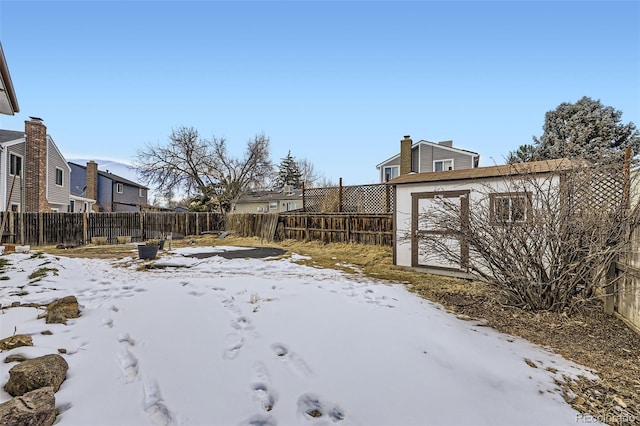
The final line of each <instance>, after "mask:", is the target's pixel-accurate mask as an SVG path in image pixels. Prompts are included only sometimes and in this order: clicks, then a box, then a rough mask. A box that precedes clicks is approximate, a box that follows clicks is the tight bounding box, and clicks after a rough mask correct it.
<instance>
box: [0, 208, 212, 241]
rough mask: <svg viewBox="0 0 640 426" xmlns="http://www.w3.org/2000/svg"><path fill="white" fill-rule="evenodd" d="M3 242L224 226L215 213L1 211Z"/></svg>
mask: <svg viewBox="0 0 640 426" xmlns="http://www.w3.org/2000/svg"><path fill="white" fill-rule="evenodd" d="M3 215H6V220H5V221H4V223H5V226H4V229H3V230H2V231H3V234H2V235H3V238H2V241H3V242H14V243H19V244H30V245H37V246H42V245H58V244H70V245H78V244H85V243H88V242H90V241H91V239H92V238H93V237H106V238H107V241H108V242H110V243H115V242H116V241H117V237H120V236H130V237H131V240H132V241H144V240H146V239H150V238H157V237H160V236H162V235H166V234H167V233H169V232H171V233H172V236H173V237H174V238H182V237H184V236H185V235H200V234H203V233H207V232H218V231H221V230H223V229H224V219H223V216H222V215H221V214H218V213H195V212H194V213H191V212H190V213H165V212H150V213H149V212H126V213H14V212H3Z"/></svg>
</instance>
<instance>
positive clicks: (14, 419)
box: [0, 386, 56, 426]
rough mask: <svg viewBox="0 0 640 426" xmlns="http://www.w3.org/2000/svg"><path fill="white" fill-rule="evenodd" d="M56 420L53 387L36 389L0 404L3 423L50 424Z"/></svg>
mask: <svg viewBox="0 0 640 426" xmlns="http://www.w3.org/2000/svg"><path fill="white" fill-rule="evenodd" d="M55 420H56V397H55V395H54V392H53V388H52V387H51V386H48V387H46V388H41V389H37V390H34V391H31V392H29V393H26V394H24V395H22V396H17V397H15V398H13V399H11V400H10V401H7V402H4V403H2V404H0V422H1V423H2V424H3V425H29V426H50V425H52V424H53V422H54V421H55Z"/></svg>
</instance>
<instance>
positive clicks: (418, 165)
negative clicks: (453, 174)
mask: <svg viewBox="0 0 640 426" xmlns="http://www.w3.org/2000/svg"><path fill="white" fill-rule="evenodd" d="M400 151H405V155H401V154H397V155H394V156H393V157H391V158H388V159H386V160H385V161H383V162H382V163H380V164H378V165H377V166H376V168H377V169H378V171H379V176H380V182H387V181H388V180H391V179H395V178H397V177H398V176H401V175H404V174H407V173H410V172H415V173H426V172H441V171H446V170H460V169H473V168H476V167H478V165H479V163H480V155H479V154H478V153H477V152H473V151H468V150H466V149H460V148H455V147H454V146H453V141H442V142H437V143H436V142H429V141H425V140H421V141H419V142H416V143H415V144H414V143H413V140H412V139H411V137H410V136H405V137H404V139H402V140H401V141H400ZM401 153H402V152H401ZM409 154H410V155H409ZM401 157H402V158H405V159H408V160H406V161H405V162H404V163H402V162H401V161H400V159H401Z"/></svg>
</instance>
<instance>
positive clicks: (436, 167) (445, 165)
mask: <svg viewBox="0 0 640 426" xmlns="http://www.w3.org/2000/svg"><path fill="white" fill-rule="evenodd" d="M445 170H453V159H451V160H437V161H434V162H433V171H434V172H442V171H445Z"/></svg>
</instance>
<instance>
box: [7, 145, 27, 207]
mask: <svg viewBox="0 0 640 426" xmlns="http://www.w3.org/2000/svg"><path fill="white" fill-rule="evenodd" d="M6 149H7V163H6V164H5V170H6V171H7V187H6V194H7V197H8V196H9V194H10V193H11V198H10V201H9V210H11V206H12V205H17V206H20V205H21V204H22V185H23V184H24V182H23V180H22V179H20V176H16V178H15V184H14V177H13V175H12V174H10V170H11V154H14V155H17V156H19V157H21V158H22V173H23V175H24V164H25V163H24V161H25V145H24V143H19V144H15V145H10V146H8V147H7V148H6ZM12 186H13V192H11V187H12ZM5 207H6V206H3V207H2V210H4V208H5Z"/></svg>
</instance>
